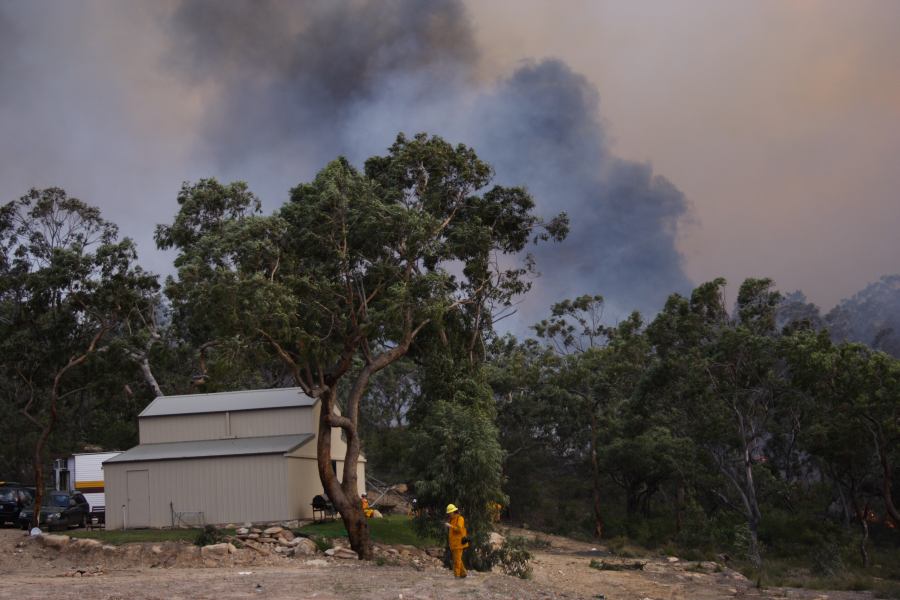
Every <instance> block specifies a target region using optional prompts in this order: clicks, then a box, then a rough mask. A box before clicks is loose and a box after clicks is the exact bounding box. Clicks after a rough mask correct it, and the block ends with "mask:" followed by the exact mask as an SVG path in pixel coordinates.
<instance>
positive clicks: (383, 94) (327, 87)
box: [175, 0, 690, 323]
mask: <svg viewBox="0 0 900 600" xmlns="http://www.w3.org/2000/svg"><path fill="white" fill-rule="evenodd" d="M175 22H176V31H178V32H179V35H180V41H179V43H178V45H177V50H178V51H177V54H178V55H179V56H187V57H188V58H186V59H184V60H183V61H182V64H181V67H182V69H183V73H184V74H185V76H187V77H202V78H212V79H214V80H215V81H216V83H217V85H219V86H221V87H222V90H223V91H222V94H221V96H220V98H219V102H218V103H217V105H216V106H215V107H214V108H215V109H214V111H213V113H212V115H213V116H212V117H211V118H210V119H209V120H208V122H207V124H206V125H207V128H208V129H207V132H208V134H209V136H208V139H209V140H210V141H211V146H212V147H213V148H217V149H218V150H219V152H220V159H221V160H223V161H225V162H227V163H229V164H236V165H237V164H241V163H243V164H247V161H248V158H249V159H250V160H251V162H252V163H253V164H254V167H253V168H254V169H255V168H256V165H259V161H258V160H257V159H254V158H252V157H253V156H254V155H256V156H258V155H259V153H260V152H261V153H263V154H265V155H266V156H267V157H268V158H267V161H271V162H279V161H283V160H285V159H286V158H289V157H292V156H293V157H302V159H303V160H301V161H298V162H305V163H306V164H307V165H308V164H309V162H310V161H312V162H313V163H314V164H315V166H316V167H319V166H321V164H322V163H324V162H325V161H327V160H329V159H330V158H333V157H334V156H335V155H337V154H344V155H347V156H349V157H350V158H351V159H354V160H356V161H360V160H362V159H363V158H364V157H365V156H368V155H370V154H372V153H376V152H380V151H383V149H384V148H385V147H386V146H387V145H388V144H389V143H390V141H391V139H392V137H393V135H395V134H396V132H397V131H405V132H407V133H414V132H416V131H429V132H436V133H439V134H441V135H444V136H445V137H447V138H448V139H450V140H451V141H454V142H464V143H467V144H469V145H471V146H473V147H474V148H475V149H476V150H477V151H478V152H479V154H480V155H481V156H482V157H484V158H485V159H487V160H488V161H489V162H491V163H492V164H493V165H494V166H495V168H496V171H497V180H498V181H499V182H502V183H508V184H525V185H526V186H527V187H528V188H529V189H530V191H531V192H532V193H533V195H534V196H535V198H536V199H537V201H538V204H539V208H540V210H541V211H542V212H543V213H544V214H545V215H548V216H549V215H551V214H553V213H555V212H558V211H566V212H568V213H569V214H570V216H571V217H572V231H571V235H570V237H569V239H568V240H567V241H566V242H565V243H564V244H562V245H559V246H543V247H541V248H540V249H538V250H537V258H538V268H539V270H540V271H541V273H542V277H541V278H540V280H539V281H537V282H536V283H535V293H533V294H532V295H531V296H530V297H529V299H528V301H527V303H526V304H525V305H523V306H522V307H521V308H522V311H523V313H525V314H523V315H522V316H521V319H525V320H526V323H528V322H531V321H533V320H536V319H538V318H540V317H542V316H543V313H544V312H546V311H547V310H548V306H549V304H550V303H551V302H553V301H556V300H559V299H561V298H564V297H571V296H574V295H578V294H583V293H596V292H599V293H602V294H604V295H605V296H606V297H607V298H608V300H609V303H610V304H611V306H612V312H613V313H614V314H613V315H611V316H613V317H615V316H623V315H624V314H627V312H628V311H630V310H631V309H632V308H639V309H641V310H643V311H647V312H652V311H655V310H658V308H659V307H660V306H661V305H662V302H663V301H664V299H665V298H666V296H667V295H668V294H670V293H671V292H673V291H679V292H686V291H687V290H689V289H690V281H689V280H688V278H687V277H686V275H685V274H684V271H683V268H682V257H681V255H680V253H679V252H678V250H677V248H676V236H677V233H678V224H679V221H680V220H681V219H682V218H684V217H685V216H686V215H687V214H688V203H687V201H686V199H685V197H684V195H683V194H682V193H681V192H680V191H679V190H678V189H677V188H676V187H675V186H674V185H672V184H671V183H670V182H669V181H667V180H666V179H665V178H663V177H660V176H657V175H654V174H653V172H652V169H651V167H650V166H649V165H647V164H642V163H635V162H630V161H626V160H622V159H620V158H618V157H616V156H615V155H614V153H613V152H612V150H611V148H610V146H609V141H608V136H607V134H606V131H605V128H604V126H603V125H602V123H601V121H600V104H599V93H598V91H597V90H596V88H595V87H594V86H593V85H591V84H590V83H589V82H588V81H587V80H586V79H585V78H583V77H581V76H579V75H578V74H576V73H574V72H573V71H572V70H571V69H570V68H569V67H568V66H566V65H565V64H564V63H562V62H561V61H558V60H543V61H539V62H527V63H524V64H523V65H522V66H520V67H519V68H518V69H517V70H516V71H515V72H514V73H512V74H511V75H509V76H508V77H507V78H505V79H503V80H501V81H487V82H486V81H481V80H479V79H478V78H477V77H476V75H475V72H476V67H477V64H478V60H479V55H478V52H477V51H476V49H475V42H474V36H473V34H472V29H471V24H470V23H469V22H468V20H467V17H466V14H465V10H464V7H463V5H462V4H461V3H460V2H456V1H452V0H442V1H439V2H430V3H428V4H423V3H421V2H414V1H411V0H396V1H393V2H387V3H382V2H362V3H360V2H338V3H328V4H322V3H306V4H297V3H282V2H264V3H253V4H252V5H250V4H242V3H237V2H230V3H222V2H214V1H212V2H207V1H204V2H196V1H189V2H185V3H184V5H183V6H182V9H181V10H180V11H179V12H178V13H177V15H176V21H175ZM248 24H250V25H249V26H248ZM232 32H233V35H232ZM280 153H286V154H287V155H288V156H287V157H285V156H283V155H282V156H279V154H280ZM316 161H317V162H316ZM262 168H263V169H265V165H263V166H262Z"/></svg>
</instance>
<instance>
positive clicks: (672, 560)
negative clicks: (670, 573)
mask: <svg viewBox="0 0 900 600" xmlns="http://www.w3.org/2000/svg"><path fill="white" fill-rule="evenodd" d="M666 560H667V561H669V562H670V563H677V562H678V557H677V556H667V557H666Z"/></svg>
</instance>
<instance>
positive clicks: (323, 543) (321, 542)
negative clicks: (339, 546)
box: [308, 535, 334, 552]
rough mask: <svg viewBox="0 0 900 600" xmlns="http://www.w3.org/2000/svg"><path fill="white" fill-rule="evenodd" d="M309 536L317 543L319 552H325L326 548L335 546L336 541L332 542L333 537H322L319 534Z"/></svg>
mask: <svg viewBox="0 0 900 600" xmlns="http://www.w3.org/2000/svg"><path fill="white" fill-rule="evenodd" d="M308 537H309V539H311V540H312V541H313V543H314V544H315V545H316V548H318V550H319V552H325V551H326V550H331V549H332V548H334V543H332V541H331V538H327V537H320V536H318V535H311V536H308Z"/></svg>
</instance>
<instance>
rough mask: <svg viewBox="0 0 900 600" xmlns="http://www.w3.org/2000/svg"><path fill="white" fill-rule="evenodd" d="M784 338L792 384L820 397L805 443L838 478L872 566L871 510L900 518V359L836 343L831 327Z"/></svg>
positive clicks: (840, 497) (848, 517) (848, 516)
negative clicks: (899, 494)
mask: <svg viewBox="0 0 900 600" xmlns="http://www.w3.org/2000/svg"><path fill="white" fill-rule="evenodd" d="M786 342H789V343H787V344H786V345H785V354H786V356H787V357H788V362H789V365H790V369H791V378H792V382H793V385H794V386H795V387H796V388H797V389H798V390H799V391H801V392H803V393H804V394H806V395H807V396H809V397H810V398H813V399H814V402H812V403H811V404H812V405H811V410H812V418H811V419H810V421H811V422H810V424H809V426H808V427H807V431H806V435H805V436H804V440H803V442H804V449H805V450H806V451H807V452H809V453H810V454H811V455H812V456H813V457H814V459H815V460H816V461H817V462H818V463H819V465H820V466H821V469H822V471H823V473H824V475H825V476H826V477H828V478H829V479H830V480H831V481H832V482H833V483H834V486H835V490H836V492H837V496H838V500H839V503H840V505H841V507H842V509H843V512H844V515H845V521H846V522H849V521H851V520H852V521H854V522H856V523H857V524H858V525H859V527H860V531H861V534H862V537H861V540H860V554H861V557H862V562H863V565H864V566H868V563H869V556H868V552H867V550H866V545H867V542H868V538H869V519H870V515H871V514H872V513H873V512H874V511H875V510H876V509H878V508H880V507H882V506H883V508H884V511H885V512H886V513H887V515H888V516H889V517H890V519H892V520H893V521H894V522H900V514H898V511H897V506H896V501H895V500H894V489H895V487H896V485H895V477H896V474H897V470H898V462H897V461H898V460H900V453H898V451H897V448H898V447H900V361H898V360H897V359H895V358H893V357H892V356H890V355H888V354H885V353H884V352H878V351H876V350H872V349H871V348H869V347H867V346H864V345H863V344H857V343H843V344H838V345H835V344H832V342H831V340H830V339H829V336H828V333H827V332H822V333H818V334H817V333H813V332H803V331H801V332H798V333H797V334H795V335H793V336H791V337H790V338H788V339H787V340H786Z"/></svg>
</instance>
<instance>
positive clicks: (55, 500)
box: [41, 494, 69, 506]
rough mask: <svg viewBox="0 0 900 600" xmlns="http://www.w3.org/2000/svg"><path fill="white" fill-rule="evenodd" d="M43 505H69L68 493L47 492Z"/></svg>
mask: <svg viewBox="0 0 900 600" xmlns="http://www.w3.org/2000/svg"><path fill="white" fill-rule="evenodd" d="M41 504H42V505H43V506H69V495H68V494H47V495H46V496H44V501H43V502H42V503H41Z"/></svg>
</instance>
